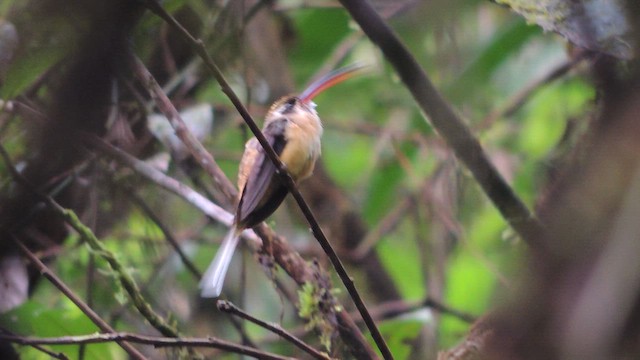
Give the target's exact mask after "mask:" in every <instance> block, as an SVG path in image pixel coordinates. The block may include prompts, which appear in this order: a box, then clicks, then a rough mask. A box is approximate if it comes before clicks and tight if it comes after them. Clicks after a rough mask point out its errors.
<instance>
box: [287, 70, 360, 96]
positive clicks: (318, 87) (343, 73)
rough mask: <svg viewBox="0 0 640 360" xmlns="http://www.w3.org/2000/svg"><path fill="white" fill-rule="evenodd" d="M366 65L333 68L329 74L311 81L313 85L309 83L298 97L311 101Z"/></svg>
mask: <svg viewBox="0 0 640 360" xmlns="http://www.w3.org/2000/svg"><path fill="white" fill-rule="evenodd" d="M364 67H365V66H364V65H362V64H352V65H349V66H345V67H343V68H340V69H337V70H333V71H332V72H330V73H328V74H327V75H325V76H323V77H321V78H319V79H318V80H316V81H314V82H313V83H311V85H309V86H308V87H307V88H306V89H305V90H304V91H303V92H302V94H300V96H299V97H298V98H299V99H300V101H302V102H307V101H311V100H312V99H313V98H314V97H315V96H316V95H318V94H320V93H321V92H323V91H324V90H326V89H328V88H330V87H332V86H334V85H336V84H339V83H341V82H343V81H345V80H347V79H349V78H351V77H353V76H354V75H356V74H357V73H358V71H360V70H362V69H363V68H364Z"/></svg>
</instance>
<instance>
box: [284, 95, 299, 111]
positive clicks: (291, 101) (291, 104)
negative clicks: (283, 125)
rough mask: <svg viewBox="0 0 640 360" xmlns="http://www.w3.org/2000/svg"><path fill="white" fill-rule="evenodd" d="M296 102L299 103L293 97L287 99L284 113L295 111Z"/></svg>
mask: <svg viewBox="0 0 640 360" xmlns="http://www.w3.org/2000/svg"><path fill="white" fill-rule="evenodd" d="M296 102H298V99H296V98H295V97H291V98H289V99H287V101H286V102H285V103H284V111H283V112H285V113H287V112H290V111H291V110H293V107H294V106H295V105H296Z"/></svg>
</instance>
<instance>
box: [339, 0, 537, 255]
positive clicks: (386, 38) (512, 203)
mask: <svg viewBox="0 0 640 360" xmlns="http://www.w3.org/2000/svg"><path fill="white" fill-rule="evenodd" d="M340 2H341V3H342V5H343V6H344V7H345V8H346V9H347V10H348V11H349V13H350V14H351V16H352V18H353V19H354V20H355V21H356V22H357V23H358V25H360V28H361V29H362V30H363V31H364V33H365V34H366V35H367V36H368V37H369V39H370V40H371V41H372V42H373V43H375V44H376V45H377V46H378V47H379V48H380V50H382V52H383V54H384V55H385V57H386V59H387V60H388V61H389V62H390V63H391V65H392V66H393V67H394V69H395V71H396V73H397V74H398V75H399V76H400V78H401V79H402V81H403V82H404V84H405V86H406V87H407V89H409V91H410V92H411V94H412V95H413V98H414V100H415V101H416V103H417V104H418V106H419V107H420V109H422V111H424V113H425V114H426V115H427V116H428V119H429V120H431V124H432V125H433V127H434V128H435V129H436V130H437V131H438V132H439V133H440V134H441V135H442V137H443V138H444V139H445V140H446V141H447V143H448V144H449V146H450V147H451V148H452V149H453V151H454V153H455V154H456V156H457V157H458V158H459V159H460V160H461V161H462V162H463V163H464V164H465V165H466V166H467V168H468V169H469V170H470V171H471V173H472V174H473V176H474V178H475V179H476V181H477V182H478V184H479V185H480V186H481V187H482V189H483V190H484V192H485V193H486V194H487V196H488V197H489V199H491V201H492V202H493V203H494V204H495V205H496V207H497V208H498V210H499V211H500V213H501V214H502V216H503V217H504V218H505V220H506V221H507V222H508V223H509V225H510V226H511V227H512V228H513V229H514V230H515V231H516V232H517V233H518V234H519V235H520V236H521V237H522V238H523V239H524V240H525V242H526V243H527V244H529V245H530V247H531V248H532V249H533V250H535V251H537V252H538V253H539V254H546V253H548V249H547V245H546V244H545V242H544V233H545V231H544V227H543V225H542V224H541V223H540V222H539V221H538V219H537V218H536V217H535V216H534V215H533V214H532V213H531V212H530V211H529V209H528V208H527V206H526V205H525V204H524V202H523V201H522V200H521V199H520V198H519V197H518V196H517V195H516V194H515V192H514V191H513V189H512V188H511V187H510V186H509V185H508V184H507V183H506V181H505V180H504V178H503V177H502V176H501V175H500V174H499V173H498V171H497V170H496V168H495V166H494V165H493V164H492V163H491V162H490V161H489V159H488V157H487V155H486V154H485V152H484V149H483V148H482V146H481V145H480V142H479V141H478V139H477V138H476V137H475V136H473V134H472V133H471V131H470V130H469V128H468V127H467V126H466V125H465V124H464V122H463V121H462V119H460V117H459V116H458V115H457V114H456V113H455V112H454V110H453V109H452V107H451V106H450V105H449V103H447V102H446V101H445V99H444V98H443V97H442V95H441V94H440V93H439V92H438V90H437V89H436V88H435V87H434V86H433V84H432V83H431V81H430V80H429V78H428V77H427V75H426V74H425V72H424V71H423V70H422V68H421V67H420V65H419V64H418V62H417V61H416V60H415V58H414V57H413V56H412V55H411V53H410V52H409V51H408V50H407V48H406V47H405V46H404V45H403V44H402V42H401V41H400V40H399V39H398V37H397V36H396V35H395V33H394V32H393V30H392V29H391V28H390V27H389V26H388V25H387V24H386V23H385V22H384V20H382V18H381V17H380V16H379V15H378V14H377V13H376V11H375V10H374V9H373V8H372V7H371V5H370V4H369V3H368V2H367V1H364V0H340ZM425 120H426V118H425Z"/></svg>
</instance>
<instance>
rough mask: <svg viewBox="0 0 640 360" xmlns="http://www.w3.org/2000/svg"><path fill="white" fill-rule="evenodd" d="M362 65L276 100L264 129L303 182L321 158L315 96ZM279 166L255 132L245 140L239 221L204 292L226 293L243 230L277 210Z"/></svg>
mask: <svg viewBox="0 0 640 360" xmlns="http://www.w3.org/2000/svg"><path fill="white" fill-rule="evenodd" d="M360 69H362V66H361V65H358V64H354V65H350V66H347V67H344V68H341V69H337V70H334V71H332V72H330V73H328V74H326V75H325V76H322V77H321V78H319V79H318V80H316V81H314V82H313V83H311V85H309V86H308V87H307V88H306V89H305V90H304V91H303V92H302V93H301V94H300V95H288V96H284V97H282V98H280V99H279V100H277V101H276V102H274V103H273V105H271V107H270V108H269V111H267V114H266V116H265V120H264V125H263V128H262V133H263V134H264V136H265V138H266V139H267V141H268V142H269V145H271V147H272V148H273V150H274V151H275V153H276V154H277V155H278V157H279V158H280V161H282V163H283V164H284V165H285V167H286V169H287V171H288V172H289V175H290V176H291V178H292V179H293V180H294V181H295V182H296V183H297V182H300V181H302V180H304V179H306V178H308V177H309V176H310V175H311V174H312V173H313V169H314V167H315V163H316V160H317V159H318V157H320V152H321V146H320V139H321V137H322V122H321V121H320V117H319V116H318V113H317V112H316V104H315V103H314V102H313V101H312V100H313V98H314V97H315V96H316V95H318V94H320V93H321V92H323V91H324V90H326V89H328V88H330V87H332V86H334V85H336V84H338V83H341V82H343V81H344V80H346V79H348V78H350V77H352V76H353V75H355V74H356V72H357V71H358V70H360ZM276 170H277V169H276V166H275V165H274V164H273V162H272V161H271V159H269V157H268V156H267V155H266V153H265V151H264V149H263V147H262V145H260V143H259V142H258V140H257V139H256V138H255V137H253V138H251V139H249V141H247V143H246V144H245V150H244V153H243V155H242V159H241V160H240V166H239V169H238V189H239V193H238V194H239V198H238V202H237V207H236V212H235V217H234V221H233V225H232V226H231V228H230V229H229V232H228V233H227V235H226V236H225V238H224V239H223V241H222V244H221V245H220V248H219V249H218V252H217V254H216V256H215V258H214V259H213V261H212V262H211V264H210V265H209V267H208V268H207V271H206V272H205V273H204V275H203V277H202V279H201V281H200V285H199V287H200V291H201V296H202V297H207V298H209V297H211V298H215V297H218V296H220V293H221V292H222V287H223V285H224V279H225V277H226V273H227V270H228V269H229V264H230V263H231V259H232V257H233V253H234V251H235V249H236V247H237V245H238V241H239V239H240V234H241V233H242V231H244V230H245V229H249V228H252V227H254V226H256V225H258V224H260V223H261V222H262V221H264V220H265V219H266V218H267V217H269V216H270V215H271V214H273V212H274V211H276V209H278V207H279V206H280V204H282V201H283V200H284V198H285V197H286V196H287V193H288V190H287V187H286V185H285V183H284V181H283V180H282V179H281V177H280V175H279V174H277V173H276Z"/></svg>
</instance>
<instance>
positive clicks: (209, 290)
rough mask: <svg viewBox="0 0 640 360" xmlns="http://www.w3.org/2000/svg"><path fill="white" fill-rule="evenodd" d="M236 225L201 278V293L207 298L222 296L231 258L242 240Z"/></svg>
mask: <svg viewBox="0 0 640 360" xmlns="http://www.w3.org/2000/svg"><path fill="white" fill-rule="evenodd" d="M241 232H242V231H239V230H238V229H236V227H235V226H232V227H231V229H230V230H229V232H228V233H227V236H225V238H224V240H222V244H221V245H220V248H219V249H218V253H217V254H216V257H215V258H214V259H213V261H212V262H211V265H209V268H208V269H207V271H206V272H205V273H204V275H203V276H202V280H200V286H199V287H200V295H201V296H202V297H206V298H215V297H218V296H220V293H221V292H222V285H223V284H224V278H225V277H226V275H227V270H228V269H229V264H230V263H231V258H233V253H234V251H235V249H236V246H238V241H239V240H240V233H241Z"/></svg>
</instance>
